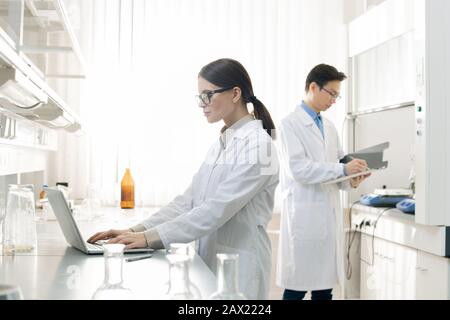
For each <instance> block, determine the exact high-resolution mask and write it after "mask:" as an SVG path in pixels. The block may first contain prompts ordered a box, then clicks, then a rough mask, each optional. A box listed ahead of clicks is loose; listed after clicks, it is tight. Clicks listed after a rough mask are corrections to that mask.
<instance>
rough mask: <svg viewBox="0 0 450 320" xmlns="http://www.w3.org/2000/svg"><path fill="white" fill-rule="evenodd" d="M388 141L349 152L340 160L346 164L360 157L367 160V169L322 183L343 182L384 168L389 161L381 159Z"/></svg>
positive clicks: (387, 146)
mask: <svg viewBox="0 0 450 320" xmlns="http://www.w3.org/2000/svg"><path fill="white" fill-rule="evenodd" d="M389 145H390V143H389V142H385V143H382V144H378V145H375V146H372V147H370V148H366V149H363V150H360V151H358V152H354V153H349V154H347V155H346V156H345V157H344V158H342V159H341V160H340V163H343V164H347V163H349V162H350V161H352V160H354V159H361V160H365V161H366V162H367V167H368V169H367V170H366V171H363V172H359V173H355V174H353V175H349V176H344V177H340V178H338V179H333V180H330V181H326V182H323V183H322V184H323V185H329V184H334V183H340V182H344V181H346V180H350V179H353V178H356V177H360V176H364V175H366V174H369V173H373V172H377V171H380V170H383V169H386V168H387V167H388V165H389V162H387V161H383V152H384V150H386V149H387V148H389Z"/></svg>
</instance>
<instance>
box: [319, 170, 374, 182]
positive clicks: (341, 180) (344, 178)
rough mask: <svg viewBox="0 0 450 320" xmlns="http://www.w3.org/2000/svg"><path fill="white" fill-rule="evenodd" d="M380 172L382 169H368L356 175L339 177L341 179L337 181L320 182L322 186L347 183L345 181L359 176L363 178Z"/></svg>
mask: <svg viewBox="0 0 450 320" xmlns="http://www.w3.org/2000/svg"><path fill="white" fill-rule="evenodd" d="M380 170H382V169H369V170H366V171H363V172H358V173H355V174H352V175H349V176H345V177H341V178H338V179H334V180H330V181H326V182H322V185H324V186H326V185H330V184H335V183H340V182H344V181H347V180H350V179H353V178H357V177H360V176H365V175H366V174H369V173H374V172H377V171H380Z"/></svg>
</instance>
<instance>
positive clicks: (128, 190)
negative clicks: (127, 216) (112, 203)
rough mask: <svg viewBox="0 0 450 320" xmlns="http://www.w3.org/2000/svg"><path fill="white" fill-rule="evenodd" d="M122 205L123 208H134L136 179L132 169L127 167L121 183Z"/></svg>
mask: <svg viewBox="0 0 450 320" xmlns="http://www.w3.org/2000/svg"><path fill="white" fill-rule="evenodd" d="M120 188H121V193H120V207H121V208H122V209H133V208H134V181H133V177H132V176H131V172H130V169H129V168H127V169H126V171H125V174H124V175H123V178H122V182H121V183H120Z"/></svg>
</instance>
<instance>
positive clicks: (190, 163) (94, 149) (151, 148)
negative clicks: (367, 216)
mask: <svg viewBox="0 0 450 320" xmlns="http://www.w3.org/2000/svg"><path fill="white" fill-rule="evenodd" d="M343 2H344V0H122V1H120V0H95V1H87V0H85V1H82V3H83V6H82V8H83V10H82V11H81V12H82V24H81V25H82V34H83V37H82V38H83V39H85V41H84V43H82V45H83V48H84V49H85V52H86V57H85V58H86V60H87V79H86V80H84V81H83V83H82V85H81V97H80V109H79V113H80V115H81V117H82V119H83V124H84V128H85V132H86V134H85V135H84V136H83V137H73V136H62V137H61V139H60V141H61V142H60V148H59V153H58V154H57V155H56V157H55V170H56V172H59V173H60V175H61V176H64V178H65V180H68V181H70V183H71V186H72V187H73V189H74V197H75V198H77V197H79V198H81V197H84V196H85V194H86V192H87V185H88V184H91V185H95V186H96V188H97V190H98V191H100V192H101V197H102V199H103V201H104V202H103V203H104V204H117V202H118V200H119V199H120V194H119V184H120V180H121V178H122V175H123V173H124V172H125V168H126V167H130V168H131V173H132V175H133V178H134V180H135V184H136V201H137V205H146V206H147V205H155V206H158V205H164V204H166V203H168V202H169V201H170V200H171V199H172V198H173V197H174V196H176V195H177V194H178V193H180V192H182V191H183V190H184V189H185V188H186V187H187V186H188V184H189V183H190V180H191V178H192V176H193V174H194V173H195V171H196V170H197V169H198V167H199V166H200V164H201V161H202V160H203V157H204V156H205V154H206V151H207V150H208V148H209V146H210V145H211V144H212V143H213V142H214V141H216V140H217V139H218V137H219V130H220V128H221V126H222V124H215V125H209V124H207V122H206V120H205V119H204V118H203V115H202V111H201V109H200V108H198V107H197V106H196V103H195V101H194V95H195V94H197V75H198V72H199V70H200V69H201V67H202V66H204V65H205V64H207V63H209V62H211V61H213V60H216V59H219V58H223V57H229V58H234V59H237V60H239V61H240V62H241V63H242V64H243V65H244V66H245V67H246V68H247V70H248V72H249V73H250V76H251V78H252V81H253V86H254V91H255V95H256V96H257V97H258V98H259V99H260V100H261V101H263V102H264V103H265V104H266V106H267V108H268V109H269V111H270V112H271V114H272V117H273V119H274V121H275V123H278V122H279V121H280V120H281V119H282V117H284V116H285V115H287V114H288V113H289V112H290V111H292V110H293V109H294V108H295V106H296V105H297V104H298V103H299V102H300V100H301V98H302V96H303V91H304V90H303V88H304V81H305V77H306V75H307V72H308V71H309V70H310V69H311V68H312V67H313V66H315V65H316V64H318V63H329V64H333V65H335V66H336V67H337V68H339V69H341V70H346V63H347V59H346V55H347V37H346V26H345V24H344V21H343V16H344V12H343V6H344V5H343ZM343 92H344V93H345V87H344V88H343ZM344 104H345V99H343V100H342V101H341V102H340V104H338V105H337V106H335V110H334V111H332V112H331V113H330V114H329V117H331V118H332V119H333V120H334V121H335V122H336V124H337V125H338V126H339V127H340V126H341V125H342V120H343V115H344ZM60 180H61V179H60Z"/></svg>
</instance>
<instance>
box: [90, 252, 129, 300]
mask: <svg viewBox="0 0 450 320" xmlns="http://www.w3.org/2000/svg"><path fill="white" fill-rule="evenodd" d="M103 248H104V250H105V251H104V253H103V257H104V260H105V278H104V280H103V284H102V285H101V286H100V287H99V288H98V289H97V291H95V293H94V295H93V296H92V299H93V300H132V299H134V295H133V292H132V291H131V290H130V289H128V288H126V287H124V286H123V278H122V267H123V249H124V248H125V245H124V244H104V245H103Z"/></svg>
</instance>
